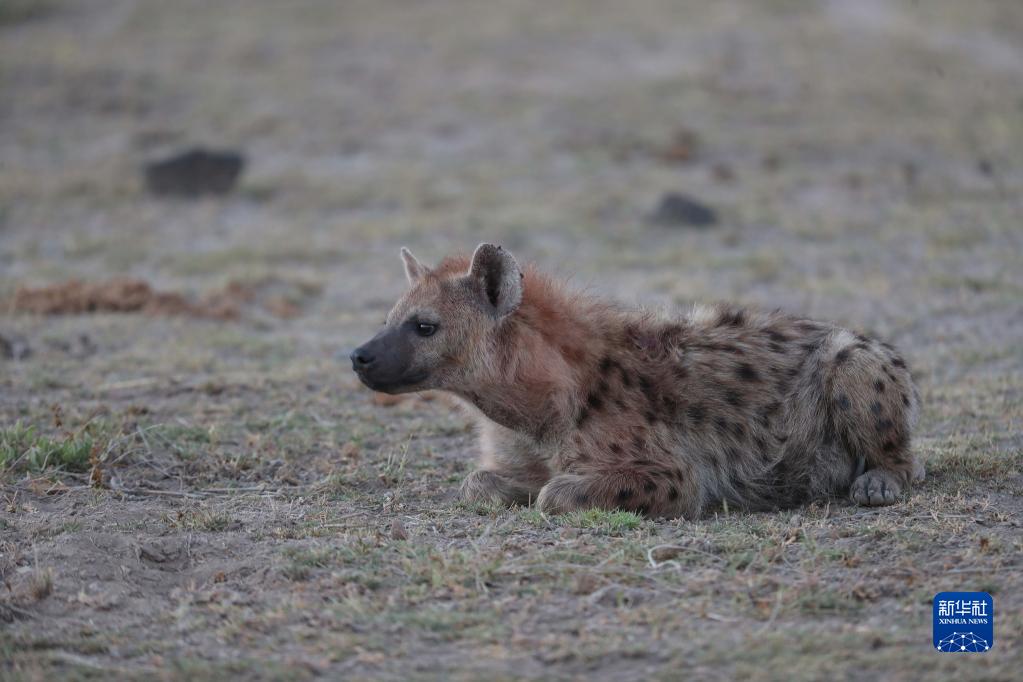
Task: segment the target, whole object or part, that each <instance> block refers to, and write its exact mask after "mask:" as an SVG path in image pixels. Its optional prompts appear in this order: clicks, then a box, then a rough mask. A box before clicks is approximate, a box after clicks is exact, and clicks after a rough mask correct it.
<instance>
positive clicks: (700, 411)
mask: <svg viewBox="0 0 1023 682" xmlns="http://www.w3.org/2000/svg"><path fill="white" fill-rule="evenodd" d="M686 414H687V415H688V417H689V421H691V422H692V423H693V424H695V425H696V426H699V425H700V424H702V423H703V420H704V419H706V418H707V408H706V407H704V406H703V405H701V404H699V403H697V404H696V405H690V406H689V408H688V409H687V410H686Z"/></svg>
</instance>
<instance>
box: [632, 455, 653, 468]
mask: <svg viewBox="0 0 1023 682" xmlns="http://www.w3.org/2000/svg"><path fill="white" fill-rule="evenodd" d="M652 463H653V462H651V461H650V460H649V459H644V458H642V457H640V458H639V459H634V460H632V465H633V466H637V467H648V466H650V465H651V464H652Z"/></svg>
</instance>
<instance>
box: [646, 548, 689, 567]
mask: <svg viewBox="0 0 1023 682" xmlns="http://www.w3.org/2000/svg"><path fill="white" fill-rule="evenodd" d="M683 551H685V548H684V547H679V546H678V545H666V546H664V547H655V548H654V549H653V551H652V552H650V558H651V559H653V560H654V561H656V562H657V563H661V562H662V561H670V560H671V559H674V558H675V557H677V556H678V555H680V554H681V553H682V552H683Z"/></svg>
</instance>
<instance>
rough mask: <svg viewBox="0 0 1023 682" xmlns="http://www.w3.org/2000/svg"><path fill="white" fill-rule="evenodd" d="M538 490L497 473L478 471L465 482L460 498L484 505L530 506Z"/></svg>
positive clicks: (463, 482) (467, 477)
mask: <svg viewBox="0 0 1023 682" xmlns="http://www.w3.org/2000/svg"><path fill="white" fill-rule="evenodd" d="M536 492H537V491H536V490H535V489H534V488H530V487H529V486H527V485H523V484H522V483H519V482H517V481H515V480H513V479H511V478H508V477H507V476H502V475H501V474H499V473H497V472H496V471H489V470H487V469H477V470H476V471H473V472H472V473H470V474H469V475H468V476H466V477H465V480H464V481H462V487H461V489H460V490H459V498H460V499H462V500H463V501H465V502H482V503H484V504H501V505H505V506H511V505H513V504H529V502H530V500H532V499H535V498H536Z"/></svg>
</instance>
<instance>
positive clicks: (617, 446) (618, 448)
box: [607, 443, 622, 455]
mask: <svg viewBox="0 0 1023 682" xmlns="http://www.w3.org/2000/svg"><path fill="white" fill-rule="evenodd" d="M607 447H608V448H610V449H611V452H613V453H615V454H616V455H620V454H622V444H621V443H611V444H610V445H608V446H607Z"/></svg>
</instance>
